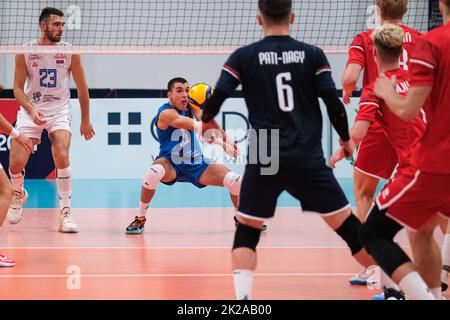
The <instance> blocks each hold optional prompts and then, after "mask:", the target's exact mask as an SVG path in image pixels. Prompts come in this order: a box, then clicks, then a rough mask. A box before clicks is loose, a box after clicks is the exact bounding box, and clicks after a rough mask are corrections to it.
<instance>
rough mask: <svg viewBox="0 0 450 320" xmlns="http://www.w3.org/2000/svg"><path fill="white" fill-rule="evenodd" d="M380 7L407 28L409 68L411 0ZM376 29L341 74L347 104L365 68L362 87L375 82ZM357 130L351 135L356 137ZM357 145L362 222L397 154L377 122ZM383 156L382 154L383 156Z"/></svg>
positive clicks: (387, 0) (385, 1) (352, 51)
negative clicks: (405, 21) (407, 20)
mask: <svg viewBox="0 0 450 320" xmlns="http://www.w3.org/2000/svg"><path fill="white" fill-rule="evenodd" d="M376 4H377V6H378V8H379V9H380V16H381V17H380V18H381V24H382V25H384V24H387V23H389V24H394V25H399V26H400V27H401V28H402V29H403V31H404V38H403V51H402V53H401V55H400V65H401V67H402V68H403V69H404V70H408V63H409V56H410V54H411V51H412V48H413V46H414V43H415V39H416V38H417V37H418V36H419V35H420V33H419V32H418V31H416V30H414V29H411V28H409V27H407V26H405V25H403V24H402V19H403V16H404V15H405V14H406V12H407V10H408V0H377V1H376ZM373 32H374V30H373V29H370V30H368V31H366V32H363V33H360V34H358V35H357V36H356V37H355V39H354V40H353V42H352V44H351V45H350V48H349V60H348V63H347V68H346V70H345V72H344V74H343V77H342V88H343V98H344V103H346V104H348V103H350V97H351V95H352V93H353V91H354V90H355V88H356V83H357V81H358V79H359V77H360V74H361V72H362V70H364V77H363V87H365V86H367V85H369V84H370V83H371V82H373V81H375V79H376V78H377V77H378V68H377V65H376V63H375V59H374V55H373V48H374V43H373V40H372V34H373ZM355 132H357V131H351V132H350V134H351V135H352V136H353V137H354V135H355ZM354 138H356V140H361V143H360V144H359V147H358V154H357V158H356V162H355V165H354V170H353V180H354V193H355V199H356V213H357V215H358V217H359V219H360V220H361V221H364V220H365V217H366V215H367V212H368V211H369V208H370V206H371V204H372V201H373V196H374V194H375V191H376V188H377V185H378V182H379V180H380V179H384V180H388V179H389V178H390V177H391V176H392V173H393V171H394V169H395V167H396V165H397V154H396V152H395V150H394V148H393V147H392V145H391V144H390V143H389V141H388V140H387V139H386V137H385V135H384V133H383V129H382V128H381V127H380V125H379V124H378V122H374V123H372V125H371V127H370V128H369V131H368V132H367V134H366V136H365V137H364V139H361V137H354ZM380 155H383V156H382V158H381V159H380ZM368 276H369V274H368V273H367V272H366V270H364V271H362V272H361V273H360V274H358V275H356V276H354V277H352V278H350V283H351V284H363V285H365V284H366V280H367V278H368Z"/></svg>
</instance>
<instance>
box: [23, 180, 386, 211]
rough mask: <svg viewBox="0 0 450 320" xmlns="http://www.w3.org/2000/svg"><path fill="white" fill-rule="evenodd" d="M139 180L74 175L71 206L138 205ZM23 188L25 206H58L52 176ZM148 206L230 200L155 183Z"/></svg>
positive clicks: (288, 199) (220, 204) (293, 203)
mask: <svg viewBox="0 0 450 320" xmlns="http://www.w3.org/2000/svg"><path fill="white" fill-rule="evenodd" d="M141 183H142V181H141V180H139V179H101V180H90V179H79V180H77V179H75V180H73V183H72V207H73V208H137V207H138V205H139V195H140V191H141ZM339 183H340V185H341V186H342V188H343V190H344V192H345V194H346V196H347V199H348V200H349V201H350V203H351V204H352V206H355V198H354V196H353V180H352V179H339ZM25 188H26V189H27V191H28V193H29V198H28V201H27V203H26V205H25V208H58V207H59V204H58V199H57V195H56V183H55V181H54V180H38V179H36V180H35V179H29V180H28V179H27V180H25ZM380 188H381V187H380ZM380 188H379V189H380ZM277 205H278V206H279V207H298V206H299V203H298V201H297V200H296V199H294V198H293V197H292V196H291V195H289V194H287V193H283V194H282V195H281V196H280V198H279V199H278V204H277ZM151 206H152V207H154V208H228V207H231V206H232V204H231V200H230V197H229V194H228V192H227V190H226V189H224V188H220V187H206V188H203V189H198V188H196V187H195V186H193V185H191V184H189V183H176V184H175V185H172V186H166V185H163V184H160V185H158V188H157V190H156V194H155V197H154V198H153V201H152V204H151Z"/></svg>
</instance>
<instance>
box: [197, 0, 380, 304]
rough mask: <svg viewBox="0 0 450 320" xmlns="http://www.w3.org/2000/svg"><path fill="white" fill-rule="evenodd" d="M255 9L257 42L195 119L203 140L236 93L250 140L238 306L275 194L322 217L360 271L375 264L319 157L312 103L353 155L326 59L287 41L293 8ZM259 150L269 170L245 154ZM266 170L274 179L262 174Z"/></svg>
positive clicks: (231, 64)
mask: <svg viewBox="0 0 450 320" xmlns="http://www.w3.org/2000/svg"><path fill="white" fill-rule="evenodd" d="M258 7H259V15H258V22H259V24H260V25H261V26H262V28H263V29H264V34H265V37H264V39H262V40H261V41H258V42H255V43H253V44H251V45H249V46H246V47H242V48H240V49H238V50H236V51H235V52H234V53H233V54H232V55H231V56H230V57H229V59H228V61H227V62H226V63H225V65H224V66H223V70H222V73H221V76H220V78H219V80H218V82H217V85H216V88H215V91H214V94H213V95H212V96H211V98H210V99H209V100H208V101H207V103H206V106H205V109H204V111H203V116H202V121H203V122H204V123H203V128H202V130H203V132H206V131H207V130H208V129H213V128H217V123H216V122H215V121H214V120H213V119H214V117H215V116H216V115H217V113H218V112H219V110H220V107H221V105H222V104H223V102H224V101H225V99H226V98H228V97H229V96H230V95H231V93H232V92H233V91H234V90H235V89H236V87H237V86H238V85H239V84H241V85H242V89H243V94H244V98H245V102H246V104H247V108H248V114H249V120H250V123H251V125H252V130H253V133H255V132H256V134H251V135H250V145H249V146H250V148H249V150H250V151H249V153H250V154H249V163H248V164H247V166H246V169H245V174H244V179H243V182H242V188H241V198H240V203H239V208H238V217H239V221H240V224H239V226H238V228H237V229H236V233H235V238H234V245H233V251H232V261H233V274H234V285H235V293H236V298H237V299H250V298H251V288H252V282H253V271H254V270H255V268H256V260H257V259H256V246H257V244H258V242H259V237H260V232H261V226H262V225H263V221H264V219H267V218H271V217H273V215H274V212H275V207H276V202H277V198H278V196H279V195H280V194H281V192H282V191H288V192H289V193H290V194H291V195H293V196H294V197H295V198H297V199H298V200H299V201H300V203H301V206H302V209H303V211H313V212H317V213H319V214H321V216H322V218H323V219H324V220H325V222H326V223H327V224H328V225H329V226H330V227H331V228H332V229H333V230H335V231H336V232H337V233H338V234H339V235H340V236H341V237H342V238H343V239H344V240H345V241H346V243H347V244H348V246H349V248H350V250H351V253H352V255H353V256H354V257H355V259H356V260H357V261H358V262H359V263H361V264H362V265H363V266H365V267H368V266H369V265H372V264H374V262H373V259H372V258H371V257H370V256H369V255H368V254H367V252H366V251H365V250H364V249H363V245H362V244H361V241H360V240H359V230H360V227H361V223H360V222H359V220H358V219H357V218H356V217H355V215H353V214H352V212H351V207H350V204H349V203H348V201H347V199H346V197H345V195H344V193H343V191H342V189H341V187H340V186H339V184H338V182H337V180H336V178H335V177H334V175H333V172H332V171H331V169H330V168H329V167H328V166H327V165H326V162H325V158H324V155H323V150H322V143H321V141H322V115H321V111H320V107H319V101H318V98H319V97H320V98H322V99H323V100H324V102H325V104H326V106H327V111H328V115H329V118H330V120H331V123H332V124H333V127H334V128H335V130H336V131H337V132H338V134H339V136H340V138H341V144H342V146H343V148H344V150H345V152H346V154H347V156H348V157H350V156H351V155H352V154H353V149H354V145H352V144H351V141H350V138H349V133H348V122H347V115H346V112H345V108H344V106H343V104H342V103H341V101H340V100H339V98H338V95H337V92H336V87H335V84H334V81H333V79H332V77H331V68H330V65H329V63H328V61H327V58H326V56H325V54H324V53H323V51H322V50H321V49H319V48H317V47H315V46H312V45H309V44H306V43H303V42H299V41H296V40H295V39H293V38H291V37H290V35H289V34H290V25H291V24H292V23H293V21H294V14H293V12H292V0H259V1H258ZM264 131H266V132H268V135H267V136H268V137H269V138H268V139H265V135H263V134H259V133H263V132H264ZM262 143H267V145H268V146H267V145H266V147H267V148H268V149H269V150H272V152H271V158H272V159H271V160H272V163H270V168H269V165H268V164H267V163H266V162H263V161H261V155H260V154H259V153H258V155H257V156H256V157H255V155H254V154H252V153H254V152H253V151H255V150H256V151H258V152H259V151H260V149H261V145H262ZM264 149H265V148H264ZM275 155H278V157H276V156H275ZM252 159H253V160H254V159H257V161H253V162H252V161H251V160H252ZM271 168H272V169H273V168H275V169H276V170H275V172H270V171H271V170H267V169H271ZM272 171H273V170H272Z"/></svg>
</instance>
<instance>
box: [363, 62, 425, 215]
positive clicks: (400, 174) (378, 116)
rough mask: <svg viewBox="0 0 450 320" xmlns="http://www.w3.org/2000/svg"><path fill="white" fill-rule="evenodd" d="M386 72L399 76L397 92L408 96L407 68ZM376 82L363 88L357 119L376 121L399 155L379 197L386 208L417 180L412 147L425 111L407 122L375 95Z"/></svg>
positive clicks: (416, 138) (422, 127) (420, 135)
mask: <svg viewBox="0 0 450 320" xmlns="http://www.w3.org/2000/svg"><path fill="white" fill-rule="evenodd" d="M384 74H385V75H386V77H388V78H389V79H391V78H392V77H394V76H395V77H396V78H397V87H396V91H397V93H398V94H401V95H406V94H407V93H408V88H409V81H410V76H409V73H408V72H407V71H405V70H403V69H401V68H399V69H396V70H391V71H387V72H385V73H384ZM374 85H375V83H374V82H373V83H371V84H370V85H368V86H366V87H365V88H364V89H363V91H362V94H361V101H360V104H359V112H358V115H357V117H356V121H358V120H366V121H369V122H371V123H377V124H378V125H379V127H380V128H381V129H382V130H383V133H384V135H385V137H386V140H387V141H388V142H389V143H390V145H391V146H392V147H393V148H394V150H395V152H396V155H397V158H398V167H397V171H396V173H395V176H394V177H393V178H392V179H391V180H390V181H389V183H388V184H387V185H386V186H385V187H384V188H383V190H382V191H381V192H380V193H379V194H378V196H377V198H376V202H377V205H378V207H379V208H380V209H381V210H383V209H386V208H387V207H389V206H390V205H391V204H392V203H393V202H395V200H396V199H397V198H398V197H400V196H401V192H402V190H404V189H405V187H407V185H408V184H409V183H410V182H411V180H413V179H414V175H415V174H416V170H415V168H414V167H413V165H412V156H413V149H414V148H415V147H416V146H417V143H418V142H419V140H420V138H421V137H422V135H423V132H424V131H425V127H426V125H425V117H424V116H423V115H422V114H421V115H419V116H417V117H416V118H415V119H414V121H412V122H406V121H404V120H402V119H400V118H399V117H397V116H396V115H395V114H394V113H393V112H392V111H391V110H389V108H388V107H387V105H386V103H385V102H384V101H383V100H382V99H379V98H378V97H377V96H376V95H375V93H374V92H373V88H374Z"/></svg>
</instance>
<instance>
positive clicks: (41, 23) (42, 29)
mask: <svg viewBox="0 0 450 320" xmlns="http://www.w3.org/2000/svg"><path fill="white" fill-rule="evenodd" d="M39 28H40V29H41V31H45V21H41V22H39Z"/></svg>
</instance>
